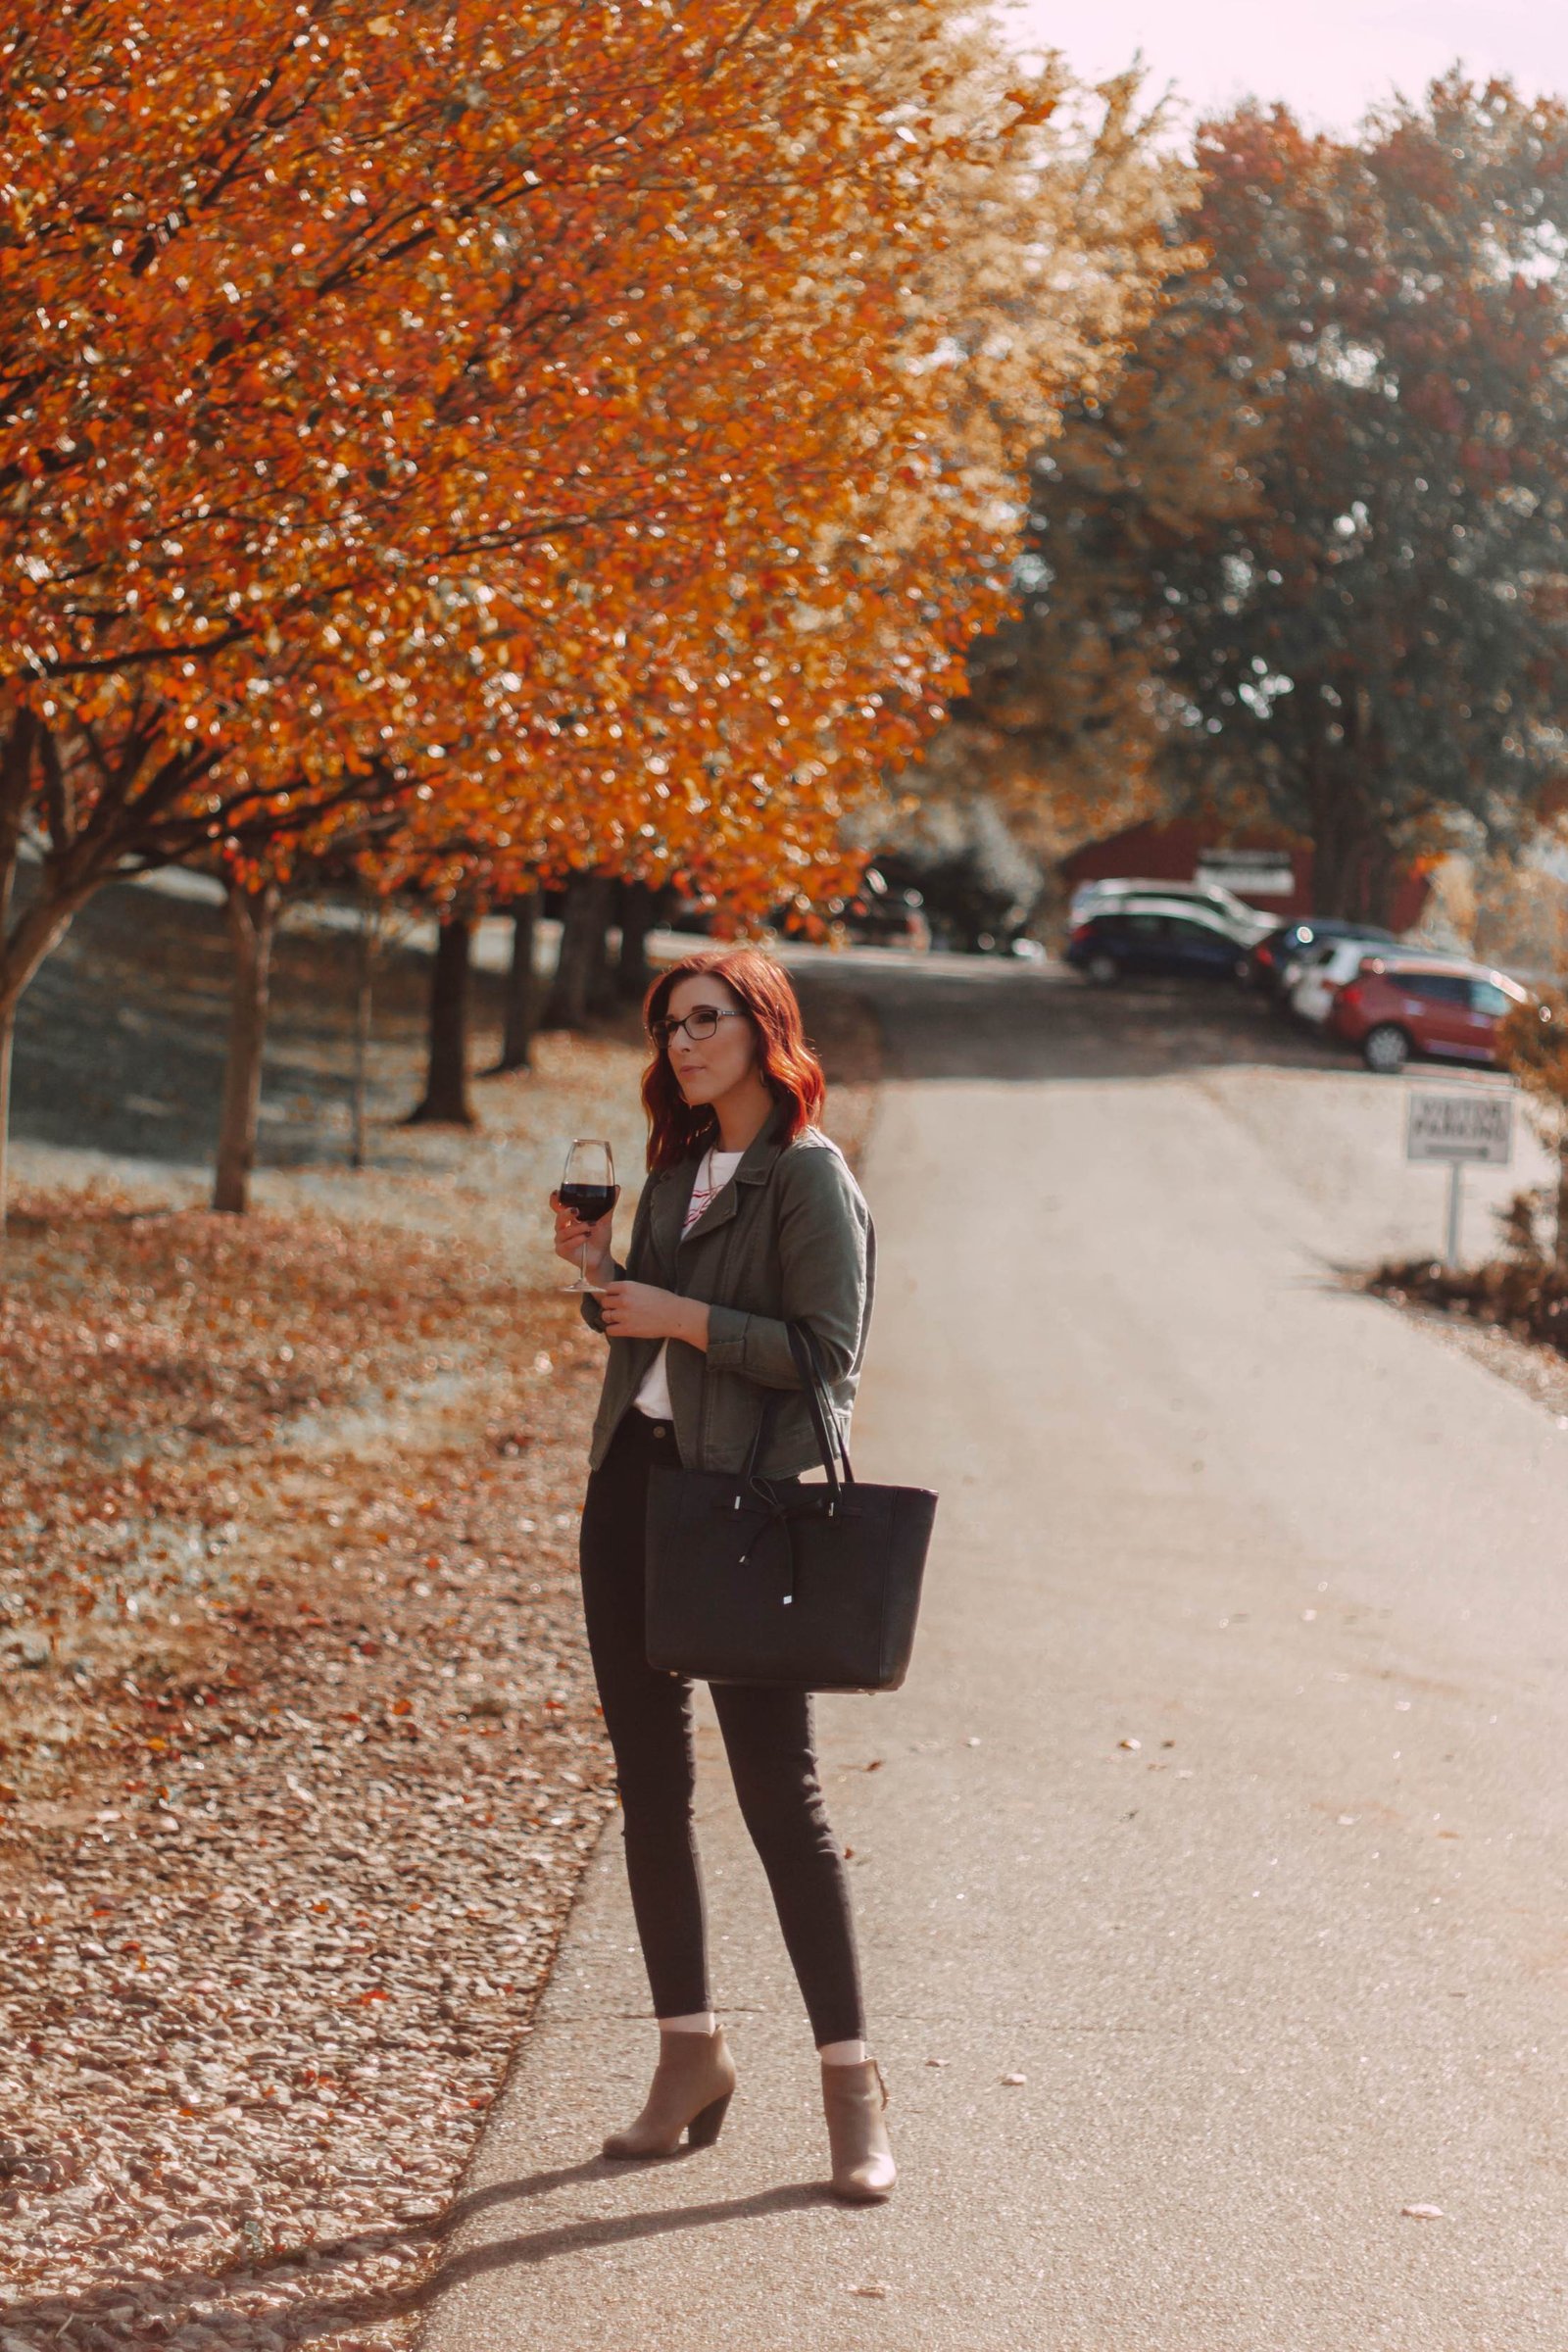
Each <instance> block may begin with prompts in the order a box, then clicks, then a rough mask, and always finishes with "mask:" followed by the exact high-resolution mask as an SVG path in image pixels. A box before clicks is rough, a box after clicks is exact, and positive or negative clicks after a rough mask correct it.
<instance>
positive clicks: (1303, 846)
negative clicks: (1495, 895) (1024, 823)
mask: <svg viewBox="0 0 1568 2352" xmlns="http://www.w3.org/2000/svg"><path fill="white" fill-rule="evenodd" d="M1056 870H1057V872H1058V873H1059V874H1060V875H1061V877H1062V880H1063V881H1064V882H1065V883H1066V885H1067V888H1068V890H1069V891H1072V890H1076V889H1077V887H1078V885H1079V883H1080V882H1105V881H1111V880H1114V879H1115V878H1116V877H1117V876H1119V875H1123V874H1128V875H1138V876H1142V875H1147V876H1148V877H1149V879H1150V880H1151V881H1152V882H1194V881H1202V882H1223V883H1224V884H1225V886H1226V888H1227V889H1229V890H1234V891H1235V892H1236V894H1237V896H1238V898H1243V899H1246V900H1247V901H1248V903H1249V904H1250V906H1254V907H1262V908H1263V909H1264V910H1265V911H1266V912H1268V913H1274V914H1278V916H1279V919H1280V921H1281V922H1282V923H1285V922H1289V921H1291V920H1292V918H1293V917H1295V916H1299V915H1303V914H1316V913H1319V912H1321V909H1320V908H1319V907H1316V906H1315V905H1314V903H1313V896H1312V851H1311V846H1310V844H1308V843H1306V842H1302V841H1300V840H1298V839H1297V838H1295V837H1294V836H1293V835H1291V834H1289V833H1284V832H1273V831H1270V830H1269V829H1268V827H1266V826H1259V827H1256V828H1253V829H1250V830H1249V831H1247V832H1245V833H1243V834H1241V835H1239V836H1237V837H1232V836H1231V835H1230V834H1228V833H1227V832H1226V831H1225V829H1224V827H1223V826H1221V825H1218V824H1213V823H1207V824H1205V823H1204V822H1203V820H1202V819H1201V818H1199V817H1173V818H1171V819H1169V820H1168V821H1167V822H1165V823H1156V822H1153V821H1151V822H1149V823H1146V824H1142V825H1129V826H1127V827H1126V829H1125V830H1124V831H1123V832H1120V833H1112V834H1110V835H1109V836H1108V838H1107V839H1106V840H1104V841H1092V842H1089V843H1088V844H1086V846H1085V847H1084V848H1083V849H1081V850H1074V851H1073V853H1072V855H1071V856H1070V857H1067V858H1062V860H1061V862H1060V864H1059V865H1058V866H1057V869H1056ZM1426 897H1427V880H1426V876H1425V874H1424V873H1422V872H1421V871H1420V870H1419V869H1418V868H1415V867H1408V868H1406V870H1405V871H1404V872H1403V873H1402V874H1401V875H1400V876H1399V879H1398V881H1397V884H1396V886H1395V892H1394V904H1393V907H1391V909H1390V912H1389V929H1390V930H1391V931H1400V932H1402V931H1409V930H1412V929H1413V928H1414V926H1415V925H1416V924H1417V923H1418V922H1419V921H1420V919H1421V909H1422V907H1424V906H1425V905H1426Z"/></svg>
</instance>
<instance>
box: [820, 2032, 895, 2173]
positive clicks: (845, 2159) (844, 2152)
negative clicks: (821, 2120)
mask: <svg viewBox="0 0 1568 2352" xmlns="http://www.w3.org/2000/svg"><path fill="white" fill-rule="evenodd" d="M887 2103H888V2086H887V2084H886V2083H885V2082H883V2080H882V2069H881V2068H880V2067H879V2066H878V2064H877V2062H876V2060H875V2059H874V2058H867V2059H866V2060H865V2062H864V2064H863V2065H861V2066H824V2067H823V2069H822V2112H823V2114H824V2115H825V2116H826V2117H827V2142H828V2146H829V2148H830V2149H831V2151H832V2156H833V2194H834V2195H835V2196H836V2197H845V2198H847V2199H848V2200H849V2201H850V2203H852V2204H855V2205H876V2204H880V2203H881V2201H882V2199H883V2198H884V2197H889V2196H891V2195H892V2193H893V2183H894V2181H895V2180H897V2179H898V2168H897V2166H896V2165H895V2164H894V2161H893V2150H892V2148H891V2147H890V2146H889V2145H888V2131H887V2126H886V2124H884V2123H883V2121H882V2110H883V2109H884V2108H885V2107H886V2105H887Z"/></svg>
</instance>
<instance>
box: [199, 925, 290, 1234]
mask: <svg viewBox="0 0 1568 2352" xmlns="http://www.w3.org/2000/svg"><path fill="white" fill-rule="evenodd" d="M280 895H281V894H280V893H279V891H278V889H277V886H276V885H275V883H271V882H269V883H265V884H264V885H263V887H262V888H261V889H260V890H243V889H241V887H240V885H239V884H238V883H237V882H230V884H229V885H228V940H229V947H230V950H231V951H232V955H233V974H232V994H231V996H230V999H229V1015H228V1057H227V1060H226V1061H225V1063H224V1065H223V1103H222V1109H221V1112H220V1114H219V1122H218V1171H217V1175H216V1177H215V1179H214V1183H213V1206H214V1208H218V1209H225V1210H227V1211H229V1212H230V1213H232V1214H233V1215H235V1216H243V1215H244V1213H245V1211H246V1210H247V1209H248V1208H249V1206H250V1195H251V1171H252V1169H253V1168H254V1167H255V1165H256V1127H257V1120H258V1118H259V1116H260V1112H261V1106H262V1049H263V1047H264V1045H265V1043H266V1039H267V1004H268V996H269V992H270V985H271V975H272V940H273V936H274V934H275V932H276V929H277V908H278V902H279V898H280Z"/></svg>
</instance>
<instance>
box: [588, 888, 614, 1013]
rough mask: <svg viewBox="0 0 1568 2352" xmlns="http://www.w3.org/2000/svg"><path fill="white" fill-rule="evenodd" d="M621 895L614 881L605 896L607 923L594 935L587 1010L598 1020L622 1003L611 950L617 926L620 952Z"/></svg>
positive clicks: (605, 920)
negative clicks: (612, 937) (611, 942)
mask: <svg viewBox="0 0 1568 2352" xmlns="http://www.w3.org/2000/svg"><path fill="white" fill-rule="evenodd" d="M619 897H620V885H619V884H618V883H616V882H612V884H611V886H610V889H609V891H608V893H607V894H606V899H605V919H604V922H603V923H602V924H601V925H600V926H599V927H598V929H597V930H596V931H595V932H594V935H593V954H592V956H591V959H590V962H589V966H588V1013H589V1017H590V1019H592V1020H596V1021H603V1020H608V1019H609V1018H610V1017H611V1015H612V1014H613V1012H614V1010H615V1007H616V1005H618V1004H619V1002H620V990H619V987H618V985H617V982H616V966H615V964H614V962H613V960H612V958H611V952H610V934H611V930H612V927H614V928H615V930H616V932H617V942H616V951H615V952H616V954H617V955H618V954H619V941H618V929H619V926H618V924H617V922H616V915H617V911H618V908H617V901H618V900H619Z"/></svg>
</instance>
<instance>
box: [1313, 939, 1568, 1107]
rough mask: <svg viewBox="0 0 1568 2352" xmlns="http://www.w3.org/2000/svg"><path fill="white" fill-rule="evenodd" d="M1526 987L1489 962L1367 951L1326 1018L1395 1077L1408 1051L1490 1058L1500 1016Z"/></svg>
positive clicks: (1526, 997)
mask: <svg viewBox="0 0 1568 2352" xmlns="http://www.w3.org/2000/svg"><path fill="white" fill-rule="evenodd" d="M1529 1003H1530V992H1529V990H1528V989H1525V988H1521V987H1520V985H1519V983H1518V981H1517V980H1510V979H1509V977H1508V975H1507V973H1506V972H1499V971H1496V970H1495V969H1494V968H1493V967H1492V966H1491V965H1490V964H1484V963H1455V962H1454V961H1453V960H1452V959H1449V960H1447V961H1444V960H1441V959H1439V958H1437V957H1435V956H1420V957H1416V956H1365V957H1363V959H1362V962H1361V967H1360V969H1359V971H1358V972H1357V973H1356V974H1355V975H1354V977H1353V978H1352V979H1349V980H1348V981H1347V982H1346V984H1345V986H1344V987H1343V988H1342V989H1341V990H1340V991H1339V993H1338V995H1337V996H1336V997H1335V999H1334V1004H1333V1007H1332V1009H1331V1011H1330V1013H1329V1019H1328V1026H1329V1028H1330V1029H1331V1030H1332V1032H1333V1033H1334V1035H1335V1036H1336V1037H1339V1038H1343V1039H1344V1041H1345V1043H1346V1044H1347V1045H1349V1046H1357V1047H1359V1048H1360V1053H1361V1059H1362V1060H1363V1061H1364V1062H1365V1063H1366V1066H1367V1068H1368V1069H1369V1070H1376V1071H1378V1072H1379V1073H1380V1075H1383V1076H1388V1077H1396V1076H1397V1074H1398V1072H1399V1071H1400V1070H1402V1069H1403V1068H1404V1065H1405V1063H1406V1062H1407V1061H1408V1060H1409V1059H1410V1056H1411V1055H1412V1054H1430V1055H1431V1056H1432V1057H1433V1058H1434V1059H1436V1060H1440V1061H1474V1062H1481V1063H1484V1064H1495V1061H1496V1058H1497V1053H1496V1040H1497V1029H1498V1025H1499V1024H1500V1022H1501V1021H1502V1020H1503V1019H1504V1017H1505V1016H1506V1015H1507V1013H1509V1012H1510V1011H1511V1010H1512V1008H1513V1006H1514V1005H1528V1004H1529Z"/></svg>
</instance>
